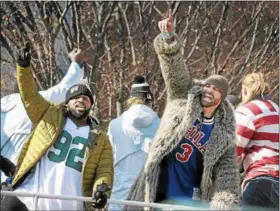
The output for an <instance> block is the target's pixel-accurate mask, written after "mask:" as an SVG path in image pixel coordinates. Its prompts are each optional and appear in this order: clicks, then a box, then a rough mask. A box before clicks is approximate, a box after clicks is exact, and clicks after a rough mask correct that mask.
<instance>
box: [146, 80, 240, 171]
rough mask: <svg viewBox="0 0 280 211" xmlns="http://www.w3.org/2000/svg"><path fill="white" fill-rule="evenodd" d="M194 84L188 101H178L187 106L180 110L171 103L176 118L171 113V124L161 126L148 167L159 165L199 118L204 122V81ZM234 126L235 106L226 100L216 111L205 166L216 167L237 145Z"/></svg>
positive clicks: (204, 155) (151, 149) (150, 154)
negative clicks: (202, 102)
mask: <svg viewBox="0 0 280 211" xmlns="http://www.w3.org/2000/svg"><path fill="white" fill-rule="evenodd" d="M194 83H195V85H194V86H193V87H192V89H191V90H190V91H189V93H188V98H187V100H184V99H180V100H181V101H182V102H181V103H177V104H179V106H184V107H183V109H180V107H178V106H177V104H176V103H174V102H168V103H169V104H172V105H169V106H171V107H173V113H175V114H176V115H175V116H174V117H172V116H170V117H172V118H173V119H172V120H171V122H170V123H171V124H169V125H168V126H166V124H161V126H162V125H163V126H162V127H161V128H160V129H159V131H160V132H158V133H157V135H156V137H155V141H154V142H153V144H152V145H151V148H150V153H149V155H148V158H147V162H146V165H145V169H146V170H148V169H150V168H151V167H152V166H157V165H158V164H160V162H161V160H162V159H163V157H164V156H166V155H167V154H168V153H170V152H172V151H173V149H174V148H175V147H177V146H178V144H179V143H180V141H181V140H182V138H183V137H184V136H185V134H186V132H187V129H188V128H190V127H191V126H192V124H193V123H194V121H195V120H196V119H200V120H201V121H202V118H203V117H202V115H201V113H202V112H203V110H202V107H201V105H200V95H201V93H202V89H201V86H202V85H203V81H198V80H197V81H195V82H194ZM167 106H168V105H167ZM182 110H183V112H182ZM228 114H229V115H228ZM167 115H168V114H167ZM163 118H164V117H163ZM163 118H162V119H163ZM234 125H235V120H234V115H233V109H232V107H231V105H230V104H229V102H228V101H227V100H225V101H223V102H222V103H221V105H220V106H219V107H218V109H217V111H216V113H215V116H214V128H213V130H212V132H211V138H210V139H209V141H208V142H207V145H206V149H205V151H204V152H203V157H204V165H205V167H206V168H207V167H211V166H212V167H213V166H214V164H215V163H216V162H217V160H218V159H219V157H220V156H222V155H223V153H224V152H225V151H226V150H227V149H228V148H229V147H231V146H233V145H234V141H235V128H234ZM163 131H164V132H163ZM168 133H169V134H168ZM170 134H172V135H170Z"/></svg>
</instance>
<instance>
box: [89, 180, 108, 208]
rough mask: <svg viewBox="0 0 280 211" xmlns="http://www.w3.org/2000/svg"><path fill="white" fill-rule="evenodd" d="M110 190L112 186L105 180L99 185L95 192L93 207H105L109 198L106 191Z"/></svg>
mask: <svg viewBox="0 0 280 211" xmlns="http://www.w3.org/2000/svg"><path fill="white" fill-rule="evenodd" d="M110 190H111V187H110V186H108V185H107V184H106V183H104V182H103V183H102V184H100V185H97V188H96V191H95V192H94V193H93V201H94V202H93V203H92V206H93V208H95V209H103V208H104V207H105V206H106V204H107V199H108V197H107V195H106V192H107V191H110Z"/></svg>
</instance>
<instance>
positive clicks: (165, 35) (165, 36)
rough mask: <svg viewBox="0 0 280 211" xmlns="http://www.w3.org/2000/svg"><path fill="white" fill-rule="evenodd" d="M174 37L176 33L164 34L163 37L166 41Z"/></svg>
mask: <svg viewBox="0 0 280 211" xmlns="http://www.w3.org/2000/svg"><path fill="white" fill-rule="evenodd" d="M172 35H175V32H170V33H168V34H162V36H163V37H164V38H165V39H166V38H168V37H170V36H172Z"/></svg>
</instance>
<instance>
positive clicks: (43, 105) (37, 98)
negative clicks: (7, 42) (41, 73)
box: [17, 43, 50, 124]
mask: <svg viewBox="0 0 280 211" xmlns="http://www.w3.org/2000/svg"><path fill="white" fill-rule="evenodd" d="M30 60H31V55H30V44H29V43H27V44H25V46H24V48H23V49H21V50H20V51H19V53H18V58H17V81H18V88H19V92H20V96H21V99H22V102H23V104H24V107H25V110H26V113H27V114H28V116H29V118H30V120H31V122H32V123H33V124H37V123H38V122H39V121H40V119H41V117H42V115H43V114H44V112H45V111H46V110H47V109H48V107H49V106H50V103H49V102H48V101H46V100H45V99H44V98H43V97H42V96H41V95H40V94H39V92H38V90H37V86H36V83H35V81H34V79H33V76H32V72H31V69H30Z"/></svg>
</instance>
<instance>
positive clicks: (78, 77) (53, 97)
mask: <svg viewBox="0 0 280 211" xmlns="http://www.w3.org/2000/svg"><path fill="white" fill-rule="evenodd" d="M70 59H71V61H72V63H71V65H70V67H69V69H68V72H67V74H66V75H65V76H64V77H63V79H62V80H61V81H60V83H59V84H57V85H55V86H53V87H51V88H49V89H47V90H44V91H40V94H41V95H42V96H43V97H44V98H45V99H46V100H47V101H50V102H51V103H54V104H56V105H58V104H60V103H63V102H64V101H65V96H66V92H67V90H68V89H69V88H70V87H71V86H73V85H75V84H88V81H87V77H86V76H85V72H84V71H83V70H82V69H81V67H80V64H81V63H82V62H83V52H82V51H81V50H80V49H77V48H75V49H74V50H73V51H72V52H71V53H70Z"/></svg>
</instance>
